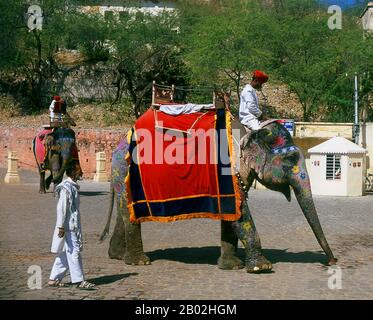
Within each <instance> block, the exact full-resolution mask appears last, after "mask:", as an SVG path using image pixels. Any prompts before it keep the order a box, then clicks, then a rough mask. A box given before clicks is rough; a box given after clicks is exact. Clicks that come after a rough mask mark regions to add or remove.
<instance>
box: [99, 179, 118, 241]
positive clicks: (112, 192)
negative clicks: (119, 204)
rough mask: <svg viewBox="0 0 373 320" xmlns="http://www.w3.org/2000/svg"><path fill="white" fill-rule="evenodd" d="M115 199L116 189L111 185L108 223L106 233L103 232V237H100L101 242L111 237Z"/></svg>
mask: <svg viewBox="0 0 373 320" xmlns="http://www.w3.org/2000/svg"><path fill="white" fill-rule="evenodd" d="M114 198H115V197H114V187H113V185H110V205H109V211H108V217H107V221H106V225H105V228H104V231H102V233H101V236H100V242H102V241H104V240H105V239H106V238H107V236H108V235H109V229H110V222H111V217H112V215H113V207H114Z"/></svg>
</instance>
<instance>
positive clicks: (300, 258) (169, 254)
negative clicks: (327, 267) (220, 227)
mask: <svg viewBox="0 0 373 320" xmlns="http://www.w3.org/2000/svg"><path fill="white" fill-rule="evenodd" d="M287 250H288V249H285V250H280V249H263V254H264V256H265V257H266V258H268V260H269V261H271V262H272V263H273V264H276V263H278V262H282V263H287V262H291V263H322V264H325V263H326V262H327V259H326V256H325V254H323V253H321V252H317V251H316V252H311V251H304V252H288V251H287ZM146 254H147V255H148V256H149V258H150V260H151V261H156V260H171V261H178V262H183V263H188V264H209V265H216V264H217V260H218V258H219V256H220V247H200V248H186V247H184V248H170V249H163V250H155V251H151V252H147V253H146ZM237 256H238V257H239V258H241V259H242V260H244V259H245V252H244V249H241V248H240V249H238V252H237Z"/></svg>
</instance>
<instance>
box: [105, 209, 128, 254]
mask: <svg viewBox="0 0 373 320" xmlns="http://www.w3.org/2000/svg"><path fill="white" fill-rule="evenodd" d="M121 210H122V209H121V208H119V204H118V206H117V221H116V223H115V227H114V231H113V235H112V236H111V238H110V245H109V257H110V259H118V260H124V255H125V252H126V233H125V226H124V222H123V218H122V212H121Z"/></svg>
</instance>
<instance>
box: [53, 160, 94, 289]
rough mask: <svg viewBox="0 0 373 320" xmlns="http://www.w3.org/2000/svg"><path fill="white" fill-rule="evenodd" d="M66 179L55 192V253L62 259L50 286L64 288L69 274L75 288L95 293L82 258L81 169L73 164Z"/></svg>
mask: <svg viewBox="0 0 373 320" xmlns="http://www.w3.org/2000/svg"><path fill="white" fill-rule="evenodd" d="M66 175H67V177H68V178H67V179H66V180H64V181H63V182H61V183H60V184H59V185H58V186H57V187H56V191H55V193H56V196H57V197H58V203H57V222H56V227H55V232H54V235H53V241H52V247H51V251H52V252H53V253H57V254H58V256H57V257H56V259H55V261H54V265H53V268H52V271H51V275H50V277H49V282H48V285H49V286H51V287H61V286H64V284H63V283H62V279H63V277H64V276H65V275H66V272H67V271H68V270H69V271H70V277H71V282H72V284H76V285H77V288H79V289H85V290H92V289H94V288H93V287H94V286H95V285H94V284H93V283H90V282H88V281H85V280H84V273H83V265H82V257H81V251H82V248H83V246H82V245H83V242H82V228H81V221H80V211H79V205H80V196H79V185H78V184H77V181H78V180H79V179H80V177H81V176H82V172H81V169H80V166H79V165H78V164H77V163H76V162H74V161H72V162H71V163H70V165H68V167H67V169H66Z"/></svg>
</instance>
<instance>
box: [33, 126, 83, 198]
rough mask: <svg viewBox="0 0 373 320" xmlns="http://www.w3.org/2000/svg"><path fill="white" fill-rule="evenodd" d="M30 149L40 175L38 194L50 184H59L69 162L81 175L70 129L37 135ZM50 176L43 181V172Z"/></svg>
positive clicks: (56, 129) (73, 135) (72, 133)
mask: <svg viewBox="0 0 373 320" xmlns="http://www.w3.org/2000/svg"><path fill="white" fill-rule="evenodd" d="M32 149H33V152H34V156H35V160H36V163H37V165H38V169H39V175H40V189H39V192H40V193H45V192H46V189H47V190H48V189H49V186H50V184H51V183H52V182H53V184H54V185H55V186H56V185H57V184H59V183H60V182H61V181H62V179H63V175H64V173H65V169H66V166H67V164H69V163H70V162H71V161H73V163H74V164H75V166H76V167H77V170H79V172H80V173H81V174H80V176H82V175H83V172H82V169H81V167H80V163H79V157H78V151H77V147H76V139H75V132H74V131H73V130H72V129H70V128H55V129H54V130H53V131H51V130H49V131H48V130H47V131H43V132H41V133H39V134H38V135H37V136H36V137H35V138H34V139H33V142H32ZM46 170H49V171H50V173H51V174H50V175H49V176H48V178H46V179H45V171H46Z"/></svg>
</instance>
